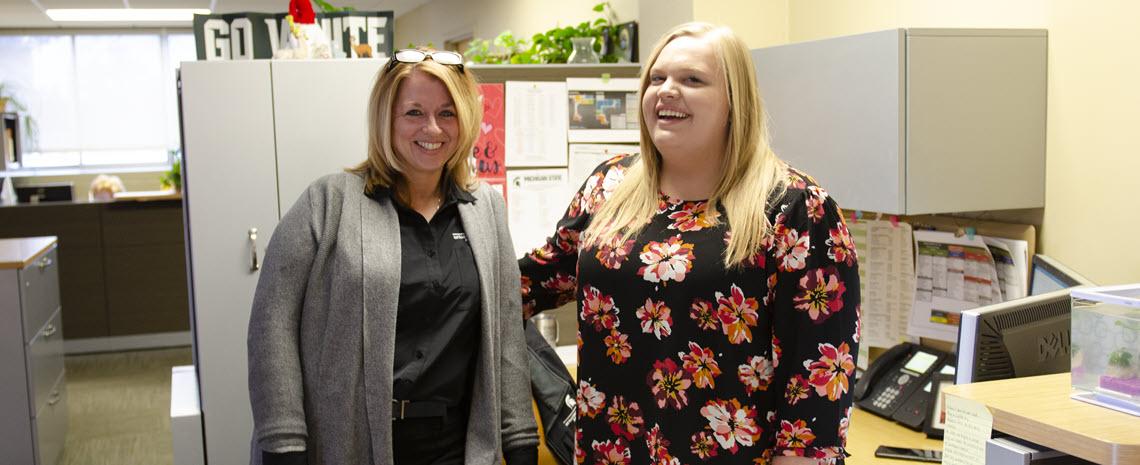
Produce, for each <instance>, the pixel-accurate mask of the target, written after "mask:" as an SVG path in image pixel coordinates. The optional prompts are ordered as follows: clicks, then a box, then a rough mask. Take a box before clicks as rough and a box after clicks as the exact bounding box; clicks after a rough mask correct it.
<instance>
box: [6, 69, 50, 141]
mask: <svg viewBox="0 0 1140 465" xmlns="http://www.w3.org/2000/svg"><path fill="white" fill-rule="evenodd" d="M13 110H14V111H16V112H17V113H20V112H22V113H23V114H24V115H23V118H22V119H23V121H21V124H22V125H23V126H24V135H25V140H24V144H25V146H24V147H25V149H31V148H34V147H36V146H37V145H38V139H39V133H40V130H39V125H37V124H36V120H35V118H32V115H30V114H28V113H27V111H28V107H26V106H25V105H24V103H23V102H21V101H20V99H19V98H18V97H16V95H15V94H14V93H13V91H12V85H11V84H8V83H7V82H0V112H5V111H13Z"/></svg>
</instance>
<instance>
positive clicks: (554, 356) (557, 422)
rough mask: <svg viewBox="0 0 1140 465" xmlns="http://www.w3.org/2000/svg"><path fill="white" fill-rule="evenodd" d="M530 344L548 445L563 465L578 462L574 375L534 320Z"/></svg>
mask: <svg viewBox="0 0 1140 465" xmlns="http://www.w3.org/2000/svg"><path fill="white" fill-rule="evenodd" d="M525 332H526V345H527V352H528V353H529V354H530V356H529V357H528V358H529V359H530V362H529V364H530V389H531V393H532V394H533V396H534V403H535V404H536V405H538V417H539V421H540V422H541V423H542V430H543V431H544V432H545V433H546V448H547V449H549V450H550V453H551V455H553V456H554V459H555V460H557V461H558V463H559V464H561V465H573V464H574V434H575V426H576V425H575V418H576V415H577V413H578V412H577V410H576V409H577V404H576V402H575V399H576V397H577V392H576V390H575V386H574V378H573V377H572V376H570V371H569V370H567V369H566V365H563V364H562V360H561V359H559V358H558V353H557V352H555V351H554V348H553V347H550V344H549V343H547V342H546V339H544V338H543V337H542V334H540V333H539V332H538V328H536V327H535V326H534V325H533V324H531V322H530V321H527V322H526V331H525Z"/></svg>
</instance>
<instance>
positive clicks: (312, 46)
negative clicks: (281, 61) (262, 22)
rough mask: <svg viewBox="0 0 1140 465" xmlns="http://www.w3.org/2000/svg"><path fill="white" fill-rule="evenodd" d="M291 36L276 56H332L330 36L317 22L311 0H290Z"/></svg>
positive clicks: (289, 20)
mask: <svg viewBox="0 0 1140 465" xmlns="http://www.w3.org/2000/svg"><path fill="white" fill-rule="evenodd" d="M285 20H286V21H287V22H288V23H289V31H290V34H289V38H288V40H287V41H286V42H285V43H284V44H282V46H281V49H279V50H277V53H275V54H274V58H299V59H304V58H332V48H331V45H330V44H329V38H328V36H327V35H326V34H325V33H324V31H323V30H321V26H319V25H318V24H317V15H316V13H314V12H313V4H312V3H310V0H289V15H288V16H286V17H285Z"/></svg>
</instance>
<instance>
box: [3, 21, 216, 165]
mask: <svg viewBox="0 0 1140 465" xmlns="http://www.w3.org/2000/svg"><path fill="white" fill-rule="evenodd" d="M194 59H195V51H194V37H193V34H190V33H188V32H187V33H173V32H166V31H157V32H142V33H140V32H110V33H61V34H52V33H48V34H33V35H0V82H5V83H7V85H9V86H11V88H12V89H11V90H12V91H13V92H14V93H15V95H17V96H18V97H19V99H20V100H21V101H22V102H23V103H24V105H25V106H26V107H27V110H28V113H29V114H30V115H31V116H32V118H33V119H34V120H35V121H36V123H37V124H36V126H37V129H38V135H37V137H36V144H35V145H32V144H28V143H25V154H24V164H23V167H24V168H55V167H79V168H82V167H100V168H110V167H113V166H118V167H138V166H148V165H151V166H156V167H157V166H162V165H166V164H169V163H170V156H169V152H170V151H171V150H175V149H177V148H178V147H179V145H180V143H179V134H178V101H177V91H176V87H175V70H176V69H177V67H178V63H180V62H181V61H189V60H194Z"/></svg>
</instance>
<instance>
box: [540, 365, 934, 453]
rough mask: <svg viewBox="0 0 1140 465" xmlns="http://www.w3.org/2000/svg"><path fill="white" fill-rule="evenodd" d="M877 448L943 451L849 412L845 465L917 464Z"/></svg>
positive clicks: (896, 426)
mask: <svg viewBox="0 0 1140 465" xmlns="http://www.w3.org/2000/svg"><path fill="white" fill-rule="evenodd" d="M566 368H567V369H569V370H570V374H571V375H573V376H574V377H575V378H577V367H576V366H574V365H568V366H567V367H566ZM880 445H887V446H897V447H907V448H912V449H933V450H938V451H941V450H942V441H941V440H938V439H928V438H927V437H926V434H925V433H922V432H919V431H914V430H911V429H907V428H906V427H904V426H902V425H899V424H898V423H895V422H893V421H890V420H887V419H885V418H882V417H879V416H876V415H874V414H872V413H868V412H865V411H863V410H860V409H859V408H858V407H855V408H853V409H851V427H850V428H848V429H847V452H848V453H849V454H851V457H850V458H848V459H847V463H848V465H903V464H909V465H914V464H917V463H919V462H914V461H910V460H895V459H885V458H879V457H875V449H876V448H878V447H879V446H880ZM555 463H557V462H555V461H554V458H553V457H552V456H551V455H550V452H548V451H547V450H546V448H545V447H541V448H539V465H548V464H550V465H552V464H555Z"/></svg>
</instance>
